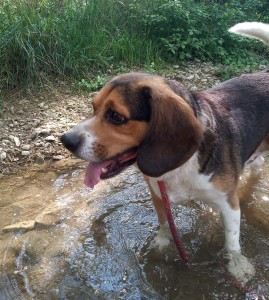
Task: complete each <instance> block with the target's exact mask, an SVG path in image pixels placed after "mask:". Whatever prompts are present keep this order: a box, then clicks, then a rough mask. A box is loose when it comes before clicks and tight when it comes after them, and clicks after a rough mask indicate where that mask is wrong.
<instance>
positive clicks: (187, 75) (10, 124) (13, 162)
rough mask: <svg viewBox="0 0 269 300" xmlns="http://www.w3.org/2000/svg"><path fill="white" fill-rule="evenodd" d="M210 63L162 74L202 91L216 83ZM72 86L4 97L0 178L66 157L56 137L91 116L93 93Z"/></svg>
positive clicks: (60, 86) (1, 117) (59, 85)
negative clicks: (30, 166)
mask: <svg viewBox="0 0 269 300" xmlns="http://www.w3.org/2000/svg"><path fill="white" fill-rule="evenodd" d="M214 71H215V67H214V66H213V65H211V64H203V63H199V62H196V63H192V64H189V65H188V67H186V68H182V67H179V66H174V67H173V68H171V69H169V70H165V71H164V72H163V73H164V74H165V75H166V76H167V77H168V78H173V79H176V80H180V81H182V82H183V83H185V84H186V85H187V86H188V87H189V88H191V89H199V90H202V89H205V88H208V87H211V86H213V85H215V84H216V83H217V82H218V79H217V77H216V76H215V75H214ZM74 90H75V89H74V86H73V87H72V85H67V84H66V83H59V82H58V83H57V84H50V85H47V86H45V87H43V88H42V89H41V90H36V91H34V92H33V91H28V92H27V91H26V92H23V93H22V92H21V93H20V92H12V93H9V94H8V95H6V96H4V104H3V109H2V113H1V114H0V178H1V176H4V175H6V174H12V173H13V174H14V173H17V172H18V171H19V170H22V169H23V168H25V167H27V166H29V165H33V164H43V163H45V162H47V161H51V162H53V161H58V160H61V159H63V158H67V157H69V156H70V154H69V153H68V152H67V151H66V150H64V149H63V147H62V145H61V143H60V141H59V137H60V136H61V135H62V133H64V132H65V131H66V130H67V129H68V128H70V127H72V126H73V125H74V124H76V123H77V122H78V121H80V120H82V119H84V118H85V117H87V116H89V115H90V113H91V99H92V97H93V95H94V93H92V92H91V93H90V92H88V93H86V92H85V91H84V92H83V95H79V92H78V91H76V92H75V91H74Z"/></svg>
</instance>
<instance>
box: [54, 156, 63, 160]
mask: <svg viewBox="0 0 269 300" xmlns="http://www.w3.org/2000/svg"><path fill="white" fill-rule="evenodd" d="M52 158H53V159H54V160H62V159H63V158H64V156H62V155H54V156H53V157H52Z"/></svg>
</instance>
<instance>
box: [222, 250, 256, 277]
mask: <svg viewBox="0 0 269 300" xmlns="http://www.w3.org/2000/svg"><path fill="white" fill-rule="evenodd" d="M225 258H226V259H227V260H228V263H227V265H226V267H227V269H228V271H229V272H230V273H231V275H232V276H233V277H235V278H236V279H237V280H238V281H240V282H243V283H246V282H247V281H249V280H250V279H251V278H252V277H253V276H254V274H255V269H254V267H253V266H252V264H251V263H250V262H249V261H248V259H247V258H246V257H245V256H244V255H242V254H241V253H238V252H229V253H227V254H226V255H225Z"/></svg>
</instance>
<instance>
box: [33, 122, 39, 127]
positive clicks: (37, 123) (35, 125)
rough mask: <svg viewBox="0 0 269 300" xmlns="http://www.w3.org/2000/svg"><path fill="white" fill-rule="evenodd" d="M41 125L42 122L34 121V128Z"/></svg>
mask: <svg viewBox="0 0 269 300" xmlns="http://www.w3.org/2000/svg"><path fill="white" fill-rule="evenodd" d="M40 123H41V121H40V120H35V121H34V123H33V127H37V126H39V125H40Z"/></svg>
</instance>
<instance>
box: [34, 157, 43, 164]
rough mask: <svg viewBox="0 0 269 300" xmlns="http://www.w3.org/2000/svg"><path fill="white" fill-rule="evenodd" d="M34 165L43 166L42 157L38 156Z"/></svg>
mask: <svg viewBox="0 0 269 300" xmlns="http://www.w3.org/2000/svg"><path fill="white" fill-rule="evenodd" d="M36 163H37V164H38V165H43V164H44V163H45V160H44V158H43V157H41V156H39V157H37V158H36Z"/></svg>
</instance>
